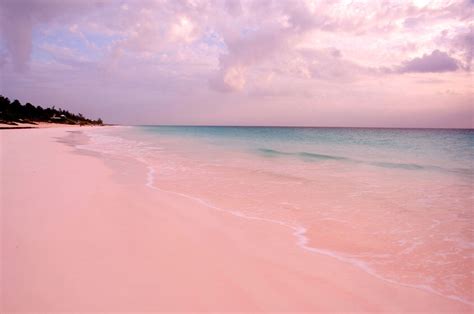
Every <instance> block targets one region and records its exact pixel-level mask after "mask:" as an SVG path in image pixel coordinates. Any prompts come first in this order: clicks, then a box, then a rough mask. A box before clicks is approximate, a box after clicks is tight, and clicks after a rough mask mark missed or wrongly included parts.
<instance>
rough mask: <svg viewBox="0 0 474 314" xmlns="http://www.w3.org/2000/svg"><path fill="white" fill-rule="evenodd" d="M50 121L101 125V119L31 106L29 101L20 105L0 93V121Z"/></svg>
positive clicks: (53, 108)
mask: <svg viewBox="0 0 474 314" xmlns="http://www.w3.org/2000/svg"><path fill="white" fill-rule="evenodd" d="M35 122H52V123H63V124H79V125H102V120H101V119H100V118H99V119H97V120H91V119H87V118H85V117H84V116H83V115H82V114H80V113H79V114H73V113H70V112H69V111H67V110H63V109H56V108H55V107H54V106H53V107H52V108H42V107H41V106H36V107H35V106H33V105H32V104H30V103H29V102H28V103H26V104H24V105H22V104H21V103H20V102H19V101H18V100H16V99H15V100H14V101H13V102H10V99H8V98H7V97H4V96H2V95H0V123H6V124H11V125H16V124H17V123H30V124H36V123H35Z"/></svg>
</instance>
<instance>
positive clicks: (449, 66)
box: [396, 50, 459, 73]
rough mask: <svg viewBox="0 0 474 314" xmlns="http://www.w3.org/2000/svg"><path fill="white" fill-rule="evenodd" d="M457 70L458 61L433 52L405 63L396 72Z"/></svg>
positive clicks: (436, 51)
mask: <svg viewBox="0 0 474 314" xmlns="http://www.w3.org/2000/svg"><path fill="white" fill-rule="evenodd" d="M458 68H459V65H458V61H457V60H456V59H454V58H452V57H450V56H449V55H448V54H447V53H446V52H442V51H439V50H434V51H433V52H432V53H431V54H424V55H423V56H422V57H418V58H414V59H411V60H408V61H405V62H404V63H403V64H402V65H401V66H400V67H399V68H398V69H397V71H396V72H399V73H413V72H419V73H427V72H452V71H456V70H457V69H458Z"/></svg>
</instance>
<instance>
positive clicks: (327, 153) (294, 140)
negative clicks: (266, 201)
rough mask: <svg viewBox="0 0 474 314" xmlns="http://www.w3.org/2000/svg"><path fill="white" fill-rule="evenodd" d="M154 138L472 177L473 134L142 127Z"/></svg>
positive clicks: (461, 131) (261, 128)
mask: <svg viewBox="0 0 474 314" xmlns="http://www.w3.org/2000/svg"><path fill="white" fill-rule="evenodd" d="M139 128H140V129H141V130H142V131H144V132H146V133H150V134H156V135H163V136H175V137H188V138H195V139H199V140H202V141H206V142H208V143H211V144H214V145H216V146H225V148H226V149H232V150H245V151H248V152H251V153H254V154H259V155H261V156H264V157H269V158H272V157H275V158H277V157H292V158H294V159H299V160H302V161H325V160H338V161H340V162H360V163H367V164H370V165H373V166H377V167H386V168H400V169H406V170H435V171H436V170H438V171H451V172H457V173H459V174H466V175H472V169H473V164H474V130H454V129H374V128H296V127H295V128H293V127H214V126H203V127H195V126H183V127H177V126H143V127H139Z"/></svg>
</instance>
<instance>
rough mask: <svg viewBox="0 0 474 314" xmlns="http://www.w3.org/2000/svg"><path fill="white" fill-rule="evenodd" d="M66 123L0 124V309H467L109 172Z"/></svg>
mask: <svg viewBox="0 0 474 314" xmlns="http://www.w3.org/2000/svg"><path fill="white" fill-rule="evenodd" d="M70 130H75V131H77V130H78V128H77V127H73V128H68V127H64V128H44V129H24V130H6V131H0V149H1V152H0V157H1V160H0V161H1V164H0V165H1V168H0V169H1V173H2V176H1V182H0V184H1V186H0V193H1V194H0V199H1V203H0V209H1V233H0V234H1V245H2V246H1V259H0V261H1V263H2V264H1V267H2V272H1V278H0V279H1V292H2V294H1V302H0V304H1V308H0V312H2V313H6V312H20V311H23V312H65V311H74V312H134V313H136V312H145V311H156V312H158V311H184V312H191V311H192V312H197V311H218V312H224V311H244V312H256V311H265V312H277V311H287V312H296V311H310V312H328V311H350V312H356V311H364V312H381V311H392V312H450V313H454V312H462V311H466V312H468V311H472V310H473V308H472V307H471V306H469V305H466V304H463V303H461V302H458V301H455V300H451V299H448V298H445V297H442V296H438V295H435V294H433V293H430V292H427V291H423V290H419V289H416V288H411V287H404V286H400V285H397V284H392V283H389V282H386V281H383V280H380V279H378V278H376V277H374V276H371V275H370V274H368V273H367V272H364V271H363V270H362V269H359V268H356V267H354V266H352V265H350V264H347V263H344V262H341V261H338V260H336V259H334V258H331V257H329V256H324V255H319V254H316V253H311V252H308V251H305V250H303V249H301V248H300V247H298V246H297V245H296V243H295V237H294V236H293V235H292V232H291V230H289V229H288V228H285V227H284V226H279V225H275V224H271V223H268V222H264V221H258V220H255V221H252V220H246V219H242V218H239V217H236V216H233V215H230V214H228V213H224V212H219V211H216V210H213V209H211V208H208V207H206V206H203V205H202V204H200V203H197V202H195V201H193V200H191V199H187V198H183V197H180V196H179V195H175V194H172V193H167V192H162V191H158V190H153V189H150V188H148V187H147V186H146V185H145V178H146V169H145V168H144V167H141V166H140V165H136V166H134V167H131V168H130V171H133V172H134V173H135V175H134V176H132V178H135V179H133V180H129V181H124V180H121V179H120V178H119V176H118V175H117V169H115V168H114V167H112V166H111V162H108V161H106V160H104V159H103V158H101V157H100V156H96V155H94V154H91V153H85V152H81V151H79V150H77V149H75V148H74V147H73V146H71V145H65V143H64V138H65V137H66V136H67V135H68V134H70V133H68V132H67V131H70ZM58 139H59V141H58ZM61 139H62V140H61ZM348 236H350V235H348Z"/></svg>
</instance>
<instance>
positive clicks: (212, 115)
mask: <svg viewBox="0 0 474 314" xmlns="http://www.w3.org/2000/svg"><path fill="white" fill-rule="evenodd" d="M473 9H474V0H456V1H450V0H442V1H437V0H433V1H425V0H414V1H385V0H381V1H347V0H341V1H313V0H301V1H297V0H287V1H285V0H275V1H271V0H255V1H250V0H240V1H239V0H202V1H198V0H169V1H167V0H157V1H153V0H133V1H121V0H81V1H79V0H1V1H0V94H3V95H4V96H7V97H9V98H10V99H12V100H13V99H19V100H20V101H21V102H22V103H24V102H31V103H32V104H34V105H42V106H53V105H54V106H56V107H60V108H63V109H67V110H70V111H73V112H80V113H82V114H84V115H85V116H87V117H91V118H98V117H100V118H102V119H103V120H104V121H105V122H108V123H122V124H185V125H195V124H198V125H291V126H354V127H365V126H366V127H446V128H472V127H474V97H473V96H474V95H473V72H472V71H473V67H472V56H473V43H474V22H473V19H474V13H473Z"/></svg>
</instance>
